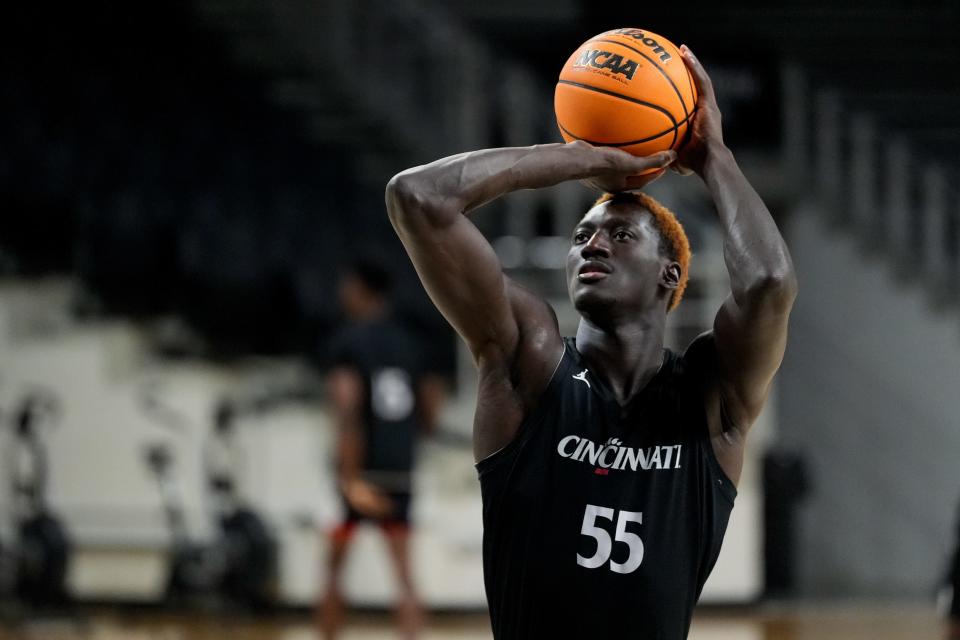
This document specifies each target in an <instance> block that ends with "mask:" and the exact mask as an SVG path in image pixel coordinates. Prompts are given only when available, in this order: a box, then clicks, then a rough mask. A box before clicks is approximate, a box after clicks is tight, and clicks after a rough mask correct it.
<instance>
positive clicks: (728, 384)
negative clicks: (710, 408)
mask: <svg viewBox="0 0 960 640" xmlns="http://www.w3.org/2000/svg"><path fill="white" fill-rule="evenodd" d="M795 296H796V287H795V285H794V284H793V283H792V282H788V281H784V282H780V281H771V282H767V283H765V284H764V288H763V289H758V290H757V291H755V292H752V293H751V294H750V295H747V296H742V297H743V298H744V300H743V306H741V304H738V303H737V301H736V300H735V299H734V297H733V296H732V295H731V296H730V297H728V298H727V300H726V301H725V302H724V303H723V305H722V306H721V307H720V310H719V311H718V312H717V315H716V317H715V318H714V323H713V332H712V333H713V342H714V350H715V352H716V373H715V375H716V383H717V387H718V390H719V391H720V394H721V398H722V401H723V405H722V406H723V413H722V417H723V422H724V424H723V428H724V430H725V431H730V430H734V431H737V432H739V433H740V435H745V434H746V432H747V430H749V428H750V427H751V426H752V425H753V422H754V421H755V420H756V419H757V416H758V415H760V412H761V411H762V410H763V405H764V403H765V402H766V400H767V395H768V394H769V392H770V385H771V383H772V381H773V377H774V375H775V374H776V372H777V370H778V369H779V368H780V363H781V362H782V361H783V355H784V350H785V349H786V344H787V325H788V320H789V316H790V309H791V308H792V306H793V300H794V298H795Z"/></svg>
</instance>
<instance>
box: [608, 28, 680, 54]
mask: <svg viewBox="0 0 960 640" xmlns="http://www.w3.org/2000/svg"><path fill="white" fill-rule="evenodd" d="M609 33H614V34H617V35H620V36H627V37H628V38H633V39H634V40H636V41H637V42H640V43H642V44H643V45H645V46H648V47H650V48H651V49H652V50H653V52H654V53H655V54H657V55H659V56H660V62H666V61H668V60H670V59H671V58H672V57H673V56H671V55H670V54H669V53H668V52H667V50H666V49H664V48H663V47H662V46H660V43H659V42H657V41H656V40H654V39H653V38H651V37H650V36H648V35H647V34H646V33H644V32H643V31H641V30H640V29H616V30H614V31H610V32H609Z"/></svg>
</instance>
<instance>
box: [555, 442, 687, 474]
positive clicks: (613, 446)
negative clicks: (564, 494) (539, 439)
mask: <svg viewBox="0 0 960 640" xmlns="http://www.w3.org/2000/svg"><path fill="white" fill-rule="evenodd" d="M622 444H623V442H622V441H620V440H619V439H617V438H610V439H609V440H607V441H606V443H604V444H597V443H595V442H594V441H593V440H589V439H587V438H581V437H580V436H567V437H565V438H563V439H562V440H560V442H559V443H557V453H559V454H560V457H562V458H568V459H570V460H575V461H577V462H586V463H589V464H592V465H593V466H595V467H601V468H603V469H617V470H621V471H622V470H625V469H627V468H628V467H629V468H630V470H631V471H637V470H638V469H640V470H643V471H648V470H651V469H679V468H680V452H681V449H682V448H683V445H680V444H673V445H656V446H651V447H645V448H639V449H634V448H632V447H624V446H621V445H622Z"/></svg>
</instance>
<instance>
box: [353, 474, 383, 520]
mask: <svg viewBox="0 0 960 640" xmlns="http://www.w3.org/2000/svg"><path fill="white" fill-rule="evenodd" d="M343 493H344V496H345V497H346V498H347V502H348V503H350V506H351V507H353V509H354V510H355V511H357V512H359V513H362V514H363V515H365V516H367V517H369V518H386V517H388V516H391V515H393V512H394V509H395V506H394V504H393V500H391V499H390V497H389V496H387V494H385V493H384V492H383V491H381V490H380V489H378V488H377V487H375V486H373V485H372V484H370V483H369V482H364V481H363V480H359V479H356V480H350V481H348V482H347V483H346V484H345V485H344V487H343Z"/></svg>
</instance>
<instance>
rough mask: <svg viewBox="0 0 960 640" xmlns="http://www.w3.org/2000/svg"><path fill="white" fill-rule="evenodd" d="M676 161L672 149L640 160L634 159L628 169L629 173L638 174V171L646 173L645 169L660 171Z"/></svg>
mask: <svg viewBox="0 0 960 640" xmlns="http://www.w3.org/2000/svg"><path fill="white" fill-rule="evenodd" d="M676 159H677V152H676V151H674V150H672V149H668V150H667V151H660V152H658V153H654V154H653V155H649V156H644V157H642V158H635V159H634V161H633V163H632V166H631V167H630V172H631V173H638V172H640V171H646V170H647V169H662V168H665V167H667V166H669V165H670V163H672V162H673V161H674V160H676Z"/></svg>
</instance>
